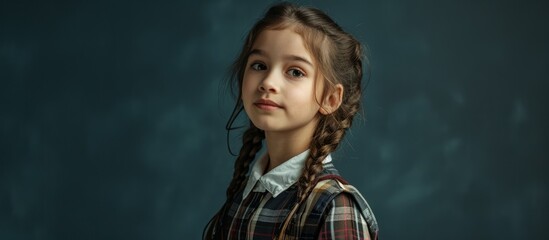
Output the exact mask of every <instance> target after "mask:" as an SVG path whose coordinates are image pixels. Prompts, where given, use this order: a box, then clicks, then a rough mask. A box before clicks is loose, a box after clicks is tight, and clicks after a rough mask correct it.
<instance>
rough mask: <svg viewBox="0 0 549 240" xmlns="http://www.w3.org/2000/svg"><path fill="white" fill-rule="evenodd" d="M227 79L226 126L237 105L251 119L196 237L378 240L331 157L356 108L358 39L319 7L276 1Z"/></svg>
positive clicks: (368, 213)
mask: <svg viewBox="0 0 549 240" xmlns="http://www.w3.org/2000/svg"><path fill="white" fill-rule="evenodd" d="M232 77H233V78H232V79H233V83H234V84H235V85H237V86H238V87H239V97H238V101H237V104H236V106H235V110H234V111H233V115H232V116H231V118H230V120H229V123H228V129H229V130H230V129H231V128H232V127H231V125H232V123H233V121H234V119H235V118H236V116H237V115H238V113H240V112H241V111H242V109H244V110H245V111H246V114H247V115H248V117H249V119H250V126H249V128H248V129H247V130H246V131H245V132H244V135H243V146H242V148H241V150H240V153H239V155H238V158H237V159H236V162H235V169H234V174H233V179H232V181H231V183H230V185H229V187H228V189H227V201H226V202H225V204H224V205H223V207H222V208H221V210H220V211H219V212H218V213H217V214H216V215H215V216H214V217H213V218H212V220H211V221H210V222H209V223H208V225H207V226H206V228H205V230H204V235H203V238H204V239H377V236H378V227H377V223H376V220H375V217H374V215H373V214H372V211H371V209H370V208H369V206H368V204H367V203H366V201H365V200H364V198H363V197H362V196H361V195H360V193H359V192H358V191H357V190H356V189H355V188H354V187H352V186H351V185H348V183H347V182H346V181H345V180H343V178H341V177H340V176H339V175H338V172H337V170H336V169H335V168H334V165H333V164H332V158H331V155H330V153H331V152H333V151H334V150H336V148H337V146H338V145H339V143H340V142H341V140H342V138H343V136H344V135H345V132H346V130H347V129H349V128H350V127H351V123H352V120H353V116H354V115H355V113H356V112H357V111H358V110H359V106H360V96H361V85H360V83H361V78H362V47H361V45H360V43H359V42H358V41H357V40H356V39H355V38H353V37H352V36H351V35H350V34H348V33H346V32H344V31H343V30H342V29H341V28H340V27H339V26H338V25H337V24H336V23H335V22H334V21H333V20H332V19H330V18H329V17H328V16H327V15H326V14H324V13H323V12H321V11H319V10H317V9H314V8H307V7H298V6H295V5H292V4H288V3H282V4H279V5H275V6H273V7H271V8H270V9H269V10H268V11H267V13H266V14H265V16H264V17H263V18H262V19H261V20H259V21H258V22H257V23H256V24H255V26H254V27H253V28H252V29H251V31H250V32H249V34H248V36H247V39H246V42H245V43H244V47H243V49H242V52H241V54H240V56H239V57H238V59H237V60H236V62H235V64H234V67H233V75H232ZM263 144H265V146H266V151H265V154H264V155H263V156H261V157H259V158H258V159H257V160H256V161H255V162H253V160H254V158H255V156H256V153H258V152H259V151H260V149H261V148H262V146H263ZM252 162H253V164H252ZM250 166H251V167H250Z"/></svg>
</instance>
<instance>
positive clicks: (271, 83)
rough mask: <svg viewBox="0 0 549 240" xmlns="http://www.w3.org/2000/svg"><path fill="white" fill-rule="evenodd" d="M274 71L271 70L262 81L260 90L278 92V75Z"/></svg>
mask: <svg viewBox="0 0 549 240" xmlns="http://www.w3.org/2000/svg"><path fill="white" fill-rule="evenodd" d="M275 75H276V74H275V73H273V71H271V72H269V74H267V75H266V76H265V78H264V79H263V81H261V83H260V84H259V91H260V92H266V93H277V92H278V86H277V76H275Z"/></svg>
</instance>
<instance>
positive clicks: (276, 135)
mask: <svg viewBox="0 0 549 240" xmlns="http://www.w3.org/2000/svg"><path fill="white" fill-rule="evenodd" d="M315 127H316V124H310V126H307V127H305V128H303V129H298V130H294V131H285V132H269V131H265V142H266V145H267V154H268V155H269V165H268V166H267V169H266V171H265V172H269V171H270V170H272V169H273V168H275V167H277V166H278V165H280V164H282V163H284V162H286V161H287V160H289V159H290V158H292V157H294V156H296V155H298V154H300V153H302V152H304V151H305V150H307V149H309V147H310V144H311V139H312V138H313V133H314V129H315Z"/></svg>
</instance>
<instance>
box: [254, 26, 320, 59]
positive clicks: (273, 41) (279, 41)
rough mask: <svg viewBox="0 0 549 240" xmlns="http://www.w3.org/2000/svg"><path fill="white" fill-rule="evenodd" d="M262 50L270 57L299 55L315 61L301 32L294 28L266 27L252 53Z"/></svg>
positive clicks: (258, 37) (255, 42) (256, 41)
mask: <svg viewBox="0 0 549 240" xmlns="http://www.w3.org/2000/svg"><path fill="white" fill-rule="evenodd" d="M254 52H260V53H261V54H263V55H266V56H268V57H277V56H278V57H279V56H285V55H291V56H299V57H301V58H304V59H305V60H307V61H309V62H310V63H313V62H314V57H313V56H312V55H311V54H310V52H309V50H308V49H307V47H306V45H305V42H304V39H303V37H302V36H301V34H299V33H297V32H296V31H295V30H294V29H292V28H284V29H265V30H263V31H261V32H260V33H259V35H258V36H257V38H256V39H255V41H254V44H253V45H252V49H251V52H250V53H254Z"/></svg>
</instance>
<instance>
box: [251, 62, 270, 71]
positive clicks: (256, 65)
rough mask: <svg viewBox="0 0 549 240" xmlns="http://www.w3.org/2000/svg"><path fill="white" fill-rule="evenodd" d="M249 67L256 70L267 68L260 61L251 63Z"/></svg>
mask: <svg viewBox="0 0 549 240" xmlns="http://www.w3.org/2000/svg"><path fill="white" fill-rule="evenodd" d="M250 67H251V68H252V69H253V70H257V71H261V70H265V69H267V66H265V65H264V64H262V63H252V65H250Z"/></svg>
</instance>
